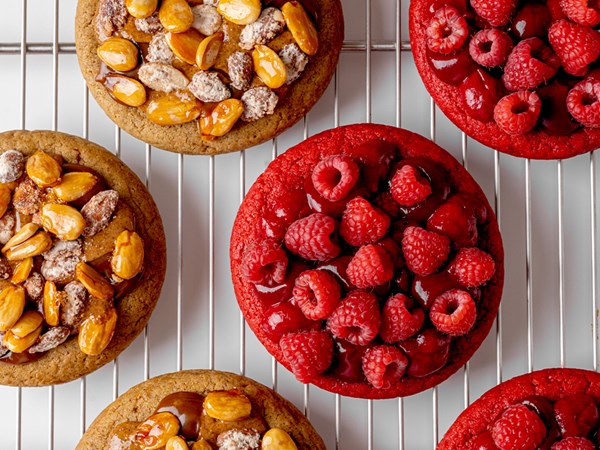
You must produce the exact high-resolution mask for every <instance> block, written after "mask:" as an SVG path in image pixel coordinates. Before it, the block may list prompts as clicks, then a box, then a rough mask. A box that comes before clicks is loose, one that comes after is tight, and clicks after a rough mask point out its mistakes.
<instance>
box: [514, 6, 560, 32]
mask: <svg viewBox="0 0 600 450" xmlns="http://www.w3.org/2000/svg"><path fill="white" fill-rule="evenodd" d="M551 23H552V16H551V15H550V11H548V7H547V6H546V5H545V4H543V3H526V4H525V5H523V7H522V8H521V9H519V10H518V11H517V13H516V14H515V16H514V18H513V21H512V24H511V27H510V32H511V33H512V34H513V35H514V36H515V37H516V38H518V39H527V38H530V37H540V38H545V37H546V35H547V33H548V27H549V26H550V24H551Z"/></svg>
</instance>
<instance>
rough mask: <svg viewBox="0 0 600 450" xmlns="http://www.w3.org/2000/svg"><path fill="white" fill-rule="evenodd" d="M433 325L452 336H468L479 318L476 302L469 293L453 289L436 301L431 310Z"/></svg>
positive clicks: (430, 315) (430, 316)
mask: <svg viewBox="0 0 600 450" xmlns="http://www.w3.org/2000/svg"><path fill="white" fill-rule="evenodd" d="M429 318H430V319H431V323H433V325H434V326H435V327H436V328H437V329H438V330H439V331H441V332H442V333H446V334H449V335H450V336H462V335H463V334H467V333H468V332H469V330H471V328H473V325H475V319H476V318H477V308H476V307H475V301H474V300H473V299H472V298H471V296H470V295H469V293H468V292H465V291H461V290H460V289H452V290H450V291H446V292H444V293H443V294H442V295H440V296H439V297H438V298H436V299H435V301H434V302H433V305H431V309H430V310H429Z"/></svg>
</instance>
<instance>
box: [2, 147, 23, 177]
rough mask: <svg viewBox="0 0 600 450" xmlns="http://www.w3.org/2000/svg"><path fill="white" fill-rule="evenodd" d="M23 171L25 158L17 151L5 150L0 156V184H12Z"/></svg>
mask: <svg viewBox="0 0 600 450" xmlns="http://www.w3.org/2000/svg"><path fill="white" fill-rule="evenodd" d="M23 169H25V156H24V155H23V153H21V152H20V151H18V150H6V151H5V152H4V153H2V154H0V183H14V182H15V181H17V180H18V179H19V178H21V175H23Z"/></svg>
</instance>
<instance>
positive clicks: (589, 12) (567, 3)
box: [560, 0, 600, 27]
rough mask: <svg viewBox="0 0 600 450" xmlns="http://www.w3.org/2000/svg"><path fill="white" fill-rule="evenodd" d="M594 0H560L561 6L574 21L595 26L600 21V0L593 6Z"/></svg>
mask: <svg viewBox="0 0 600 450" xmlns="http://www.w3.org/2000/svg"><path fill="white" fill-rule="evenodd" d="M592 4H593V0H591V1H590V0H560V7H561V8H562V10H563V11H564V13H565V14H566V15H567V17H568V18H569V19H571V20H572V21H573V22H577V23H578V24H580V25H584V26H587V27H595V26H596V25H598V24H599V23H600V9H599V8H598V2H595V5H596V6H592Z"/></svg>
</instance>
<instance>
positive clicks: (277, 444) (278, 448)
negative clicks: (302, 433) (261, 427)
mask: <svg viewBox="0 0 600 450" xmlns="http://www.w3.org/2000/svg"><path fill="white" fill-rule="evenodd" d="M260 448H261V450H298V447H296V444H295V443H294V441H293V440H292V438H291V437H290V435H289V434H287V433H286V432H285V430H282V429H281V428H271V429H270V430H269V431H267V432H266V433H265V435H264V436H263V438H262V444H261V445H260Z"/></svg>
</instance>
